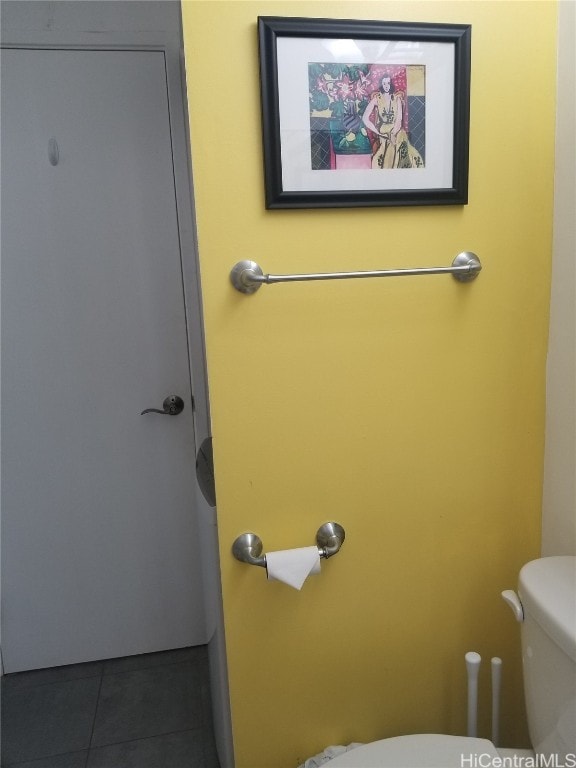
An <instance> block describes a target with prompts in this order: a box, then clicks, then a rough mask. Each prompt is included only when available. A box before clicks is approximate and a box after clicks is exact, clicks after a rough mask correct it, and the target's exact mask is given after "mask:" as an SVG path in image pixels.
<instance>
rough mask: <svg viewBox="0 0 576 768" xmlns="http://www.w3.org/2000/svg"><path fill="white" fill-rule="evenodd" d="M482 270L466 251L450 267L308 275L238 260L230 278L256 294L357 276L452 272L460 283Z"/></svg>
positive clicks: (237, 284)
mask: <svg viewBox="0 0 576 768" xmlns="http://www.w3.org/2000/svg"><path fill="white" fill-rule="evenodd" d="M481 269H482V265H481V264H480V259H479V258H478V256H476V254H475V253H471V252H470V251H463V252H462V253H459V254H458V256H456V258H455V259H454V261H453V262H452V265H451V266H450V267H420V268H416V269H381V270H376V271H370V272H318V273H311V274H308V275H265V274H264V273H263V272H262V269H261V267H260V266H259V265H258V264H257V263H256V262H255V261H248V260H245V261H239V262H238V263H237V264H235V265H234V267H233V268H232V271H231V272H230V280H231V282H232V285H233V286H234V288H236V290H237V291H240V293H255V292H256V291H257V290H258V289H259V288H260V286H261V285H262V284H263V283H266V284H268V285H269V284H271V283H296V282H304V281H309V280H348V279H350V278H357V277H403V276H404V275H441V274H444V273H447V274H450V275H452V276H453V277H454V279H455V280H458V281H459V282H460V283H468V282H470V281H471V280H475V279H476V278H477V277H478V274H479V273H480V270H481Z"/></svg>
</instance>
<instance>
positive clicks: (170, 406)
mask: <svg viewBox="0 0 576 768" xmlns="http://www.w3.org/2000/svg"><path fill="white" fill-rule="evenodd" d="M183 410H184V400H182V398H181V397H178V395H169V396H168V397H167V398H166V399H165V400H164V402H163V403H162V410H160V409H159V408H146V409H145V410H144V411H142V413H141V414H140V416H144V414H145V413H160V414H161V415H162V416H178V414H179V413H182V411H183Z"/></svg>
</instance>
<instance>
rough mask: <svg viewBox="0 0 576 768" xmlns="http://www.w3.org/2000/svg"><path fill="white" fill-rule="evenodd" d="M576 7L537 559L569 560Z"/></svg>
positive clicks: (562, 141) (563, 22)
mask: <svg viewBox="0 0 576 768" xmlns="http://www.w3.org/2000/svg"><path fill="white" fill-rule="evenodd" d="M575 135H576V2H574V0H570V2H562V3H560V5H559V8H558V96H557V122H556V147H557V150H556V174H555V190H554V256H553V260H552V264H553V269H552V292H551V308H550V340H549V344H548V366H547V368H548V371H547V388H546V451H545V459H544V497H543V504H542V554H543V555H574V554H576V479H575V476H576V471H575V470H576V410H575V405H576V398H575V397H574V394H575V393H576V338H575V334H576V314H575V310H574V305H575V304H576V300H575V291H576V270H575V264H574V254H575V253H576V223H575V222H574V211H575V210H576V146H575V144H574V136H575Z"/></svg>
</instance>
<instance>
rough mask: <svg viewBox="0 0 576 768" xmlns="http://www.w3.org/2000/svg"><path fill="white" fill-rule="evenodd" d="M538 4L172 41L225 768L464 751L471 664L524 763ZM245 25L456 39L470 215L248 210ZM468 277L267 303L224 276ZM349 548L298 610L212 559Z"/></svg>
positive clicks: (532, 552) (376, 13) (537, 395)
mask: <svg viewBox="0 0 576 768" xmlns="http://www.w3.org/2000/svg"><path fill="white" fill-rule="evenodd" d="M556 12H557V8H556V3H555V2H521V1H517V2H510V3H508V2H497V3H496V2H474V3H469V2H465V3H464V2H462V3H460V2H434V1H432V0H429V1H428V2H426V1H424V2H388V1H387V0H383V1H382V2H376V1H375V2H363V0H355V1H353V2H334V1H332V0H331V1H330V2H328V1H327V0H326V1H320V2H307V1H306V2H292V1H286V2H284V0H280V1H278V2H265V1H264V0H261V1H255V2H248V1H247V2H243V1H237V2H218V1H217V0H213V1H212V2H202V1H200V0H184V2H183V17H184V34H185V49H186V69H187V81H188V98H189V106H190V123H191V141H192V156H193V168H194V184H195V195H196V206H197V217H198V233H199V249H200V267H201V276H202V286H203V297H204V312H205V323H206V343H207V358H208V376H209V386H210V395H211V406H212V423H213V434H214V450H215V462H216V480H217V496H218V524H219V536H220V546H221V570H222V587H223V596H224V615H225V624H226V633H227V652H228V663H229V674H230V688H231V705H232V717H233V730H234V741H235V750H236V759H237V766H238V768H260V767H261V768H289V767H290V766H295V765H296V764H297V762H298V761H299V760H300V759H303V758H305V757H306V756H309V755H311V754H313V753H315V752H317V751H320V750H321V749H323V748H324V747H325V746H327V745H328V744H335V743H347V742H349V741H352V740H357V741H368V740H373V739H375V738H381V737H385V736H390V735H394V734H402V733H408V732H413V731H429V732H434V731H439V732H447V733H454V734H461V733H463V732H464V731H465V722H466V715H465V689H466V683H465V670H464V661H463V656H464V653H465V652H466V651H467V650H471V649H473V650H477V651H479V652H480V653H481V654H482V656H483V657H484V659H485V663H484V666H483V669H482V672H481V689H482V700H481V705H480V713H481V714H480V735H482V736H488V737H489V711H488V710H489V659H490V657H491V656H493V655H499V656H501V657H502V658H503V660H504V667H503V669H504V679H503V689H504V691H503V719H502V733H503V741H504V742H505V745H522V744H525V743H526V738H527V737H526V729H525V720H524V708H523V705H522V698H521V697H522V688H521V671H520V664H519V655H520V654H519V630H518V625H517V624H516V623H515V622H514V621H513V618H512V615H511V613H510V612H509V610H508V609H507V608H506V606H505V605H504V604H503V602H502V601H501V599H500V597H499V593H500V591H501V590H502V589H505V588H510V587H514V586H515V585H516V579H517V572H518V569H519V567H520V566H521V565H522V563H524V562H525V561H527V560H529V559H531V558H533V557H536V556H538V552H539V545H540V506H541V485H542V456H543V417H544V373H545V353H546V339H547V324H548V300H549V278H550V259H551V223H552V188H553V141H554V109H555V40H556V37H555V35H556V27H555V23H556ZM258 15H279V16H312V17H314V16H316V17H333V18H336V17H343V18H365V19H384V20H408V21H409V20H413V21H431V22H446V23H470V24H472V89H471V135H470V140H471V150H470V196H469V204H468V205H467V206H465V207H452V206H448V207H430V208H426V207H421V208H405V209H401V208H400V209H393V208H389V209H387V208H374V209H369V208H365V209H348V210H346V209H345V210H305V211H290V210H287V211H266V210H265V209H264V201H263V184H262V153H261V137H260V113H259V110H260V102H259V79H258V54H257V38H256V19H257V16H258ZM462 250H472V251H474V252H476V253H477V254H478V255H479V256H480V258H481V260H482V264H483V271H482V273H481V275H480V277H479V278H478V279H477V280H476V281H475V282H474V283H471V284H469V285H461V284H459V283H456V282H455V281H454V280H453V279H452V278H450V277H446V276H433V277H419V278H401V279H400V278H398V279H387V280H379V281H378V280H372V281H365V280H360V281H346V282H340V281H336V282H325V283H300V284H293V285H275V286H265V287H264V288H262V289H261V290H260V291H259V292H258V293H257V294H255V295H254V296H249V297H247V296H243V295H241V294H239V293H237V292H236V291H234V289H233V288H232V287H231V286H230V284H229V282H228V274H229V270H230V268H231V267H232V265H233V264H234V263H235V262H236V261H238V260H239V259H244V258H251V259H254V260H255V261H257V262H259V263H260V264H261V265H262V267H263V269H264V270H265V271H266V272H271V273H288V272H309V271H338V270H356V269H359V270H364V269H383V268H387V267H411V266H438V265H443V264H448V263H450V261H451V260H452V258H453V257H454V256H455V255H456V254H457V253H459V252H460V251H462ZM326 520H336V521H338V522H340V523H341V524H342V525H343V526H344V527H345V529H346V533H347V539H346V542H345V544H344V547H343V549H342V551H341V553H340V554H339V555H338V556H337V557H335V558H333V559H332V560H330V561H329V562H324V563H323V567H322V575H321V576H320V577H314V578H311V579H310V580H309V581H308V582H307V583H306V584H305V585H304V588H303V590H302V592H301V593H298V592H296V591H294V590H291V589H290V588H289V587H287V586H285V585H283V584H279V583H267V581H266V579H265V574H264V573H263V571H262V570H261V569H258V568H251V567H248V566H246V565H243V564H240V563H238V562H237V561H235V560H234V559H233V558H232V557H231V555H230V546H231V544H232V541H233V540H234V538H235V537H236V536H237V535H238V534H239V533H241V532H243V531H246V530H252V531H255V532H257V533H258V534H259V535H260V536H261V537H262V539H263V541H264V546H265V548H266V549H269V550H273V549H282V548H288V547H297V546H304V545H308V544H312V543H313V541H314V534H315V531H316V529H317V528H318V526H319V525H320V524H321V523H322V522H324V521H326Z"/></svg>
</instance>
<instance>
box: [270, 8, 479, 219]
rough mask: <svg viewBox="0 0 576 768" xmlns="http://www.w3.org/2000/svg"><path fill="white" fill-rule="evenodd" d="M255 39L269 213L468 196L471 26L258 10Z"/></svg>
mask: <svg viewBox="0 0 576 768" xmlns="http://www.w3.org/2000/svg"><path fill="white" fill-rule="evenodd" d="M258 38H259V53H260V85H261V105H262V133H263V154H264V181H265V204H266V208H267V209H277V208H347V207H359V206H416V205H465V204H466V203H467V202H468V153H469V127H470V61H471V26H470V25H467V24H436V23H434V24H431V23H418V24H416V23H410V22H389V21H358V20H347V19H312V18H298V17H278V16H260V17H259V18H258ZM377 81H379V90H380V93H382V95H379V94H378V93H377V91H376V83H377ZM403 86H404V91H403V90H402V87H403ZM371 89H373V90H371ZM390 91H392V94H391V100H390V99H388V93H387V92H390ZM412 92H414V94H415V95H412ZM368 100H370V101H368ZM386 100H388V101H386ZM372 102H373V109H372V113H371V114H372V115H373V116H374V120H373V121H372V119H371V117H370V116H369V115H367V114H366V113H367V112H368V110H369V107H370V105H371V104H372ZM386 103H387V104H388V106H389V107H390V103H393V106H392V107H390V110H389V112H388V111H387V107H386ZM323 107H324V109H322V108H323ZM394 112H395V113H396V116H395V117H391V116H390V115H393V114H394ZM416 114H419V115H420V119H419V122H417V121H416V118H415V117H414V116H415V115H416ZM422 114H423V117H422ZM392 119H393V120H395V122H394V124H393V127H392V128H391V129H390V130H388V125H386V124H385V122H384V121H385V120H388V121H389V120H392ZM411 119H412V121H413V122H412V124H411V123H410V120H411ZM307 120H308V123H307ZM346 120H347V121H348V122H346ZM365 120H368V121H369V122H371V123H372V127H373V128H374V131H376V130H377V131H378V133H375V132H374V131H372V130H371V129H370V128H369V127H368V126H367V125H366V124H365ZM338 121H340V123H338ZM377 121H382V122H381V123H380V124H379V126H377V125H376V122H377ZM333 124H334V125H333ZM338 124H339V126H340V132H338V130H337V128H338ZM412 125H413V126H414V130H413V129H412ZM347 127H351V130H349V131H347V132H346V129H347ZM416 133H418V136H417V138H416ZM334 137H335V138H334ZM352 137H354V138H352ZM417 143H419V146H418V145H417ZM307 153H309V154H307ZM378 153H380V154H378ZM368 156H369V158H368Z"/></svg>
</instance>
